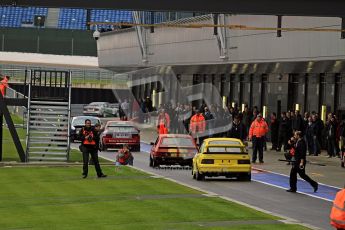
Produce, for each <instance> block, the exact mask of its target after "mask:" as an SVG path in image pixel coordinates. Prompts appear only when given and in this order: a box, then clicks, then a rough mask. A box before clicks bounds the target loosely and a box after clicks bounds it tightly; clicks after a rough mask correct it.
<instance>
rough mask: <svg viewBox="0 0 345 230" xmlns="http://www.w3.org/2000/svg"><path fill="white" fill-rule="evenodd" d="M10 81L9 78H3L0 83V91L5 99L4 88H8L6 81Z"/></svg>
mask: <svg viewBox="0 0 345 230" xmlns="http://www.w3.org/2000/svg"><path fill="white" fill-rule="evenodd" d="M9 80H10V77H9V76H5V77H4V79H2V80H1V82H0V91H1V94H2V97H5V94H6V88H8V81H9Z"/></svg>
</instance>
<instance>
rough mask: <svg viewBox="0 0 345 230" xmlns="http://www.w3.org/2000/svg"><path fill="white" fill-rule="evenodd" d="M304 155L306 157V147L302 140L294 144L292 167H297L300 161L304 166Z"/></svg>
mask: <svg viewBox="0 0 345 230" xmlns="http://www.w3.org/2000/svg"><path fill="white" fill-rule="evenodd" d="M306 155H307V145H306V143H305V141H304V139H303V138H301V139H299V140H298V141H297V142H296V149H295V163H294V165H295V166H296V167H298V166H299V164H300V163H301V160H302V159H303V160H304V162H303V163H304V165H305V164H306Z"/></svg>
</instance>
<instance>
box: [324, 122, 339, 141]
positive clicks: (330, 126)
mask: <svg viewBox="0 0 345 230" xmlns="http://www.w3.org/2000/svg"><path fill="white" fill-rule="evenodd" d="M336 131H337V126H336V124H335V123H334V122H331V121H330V122H328V123H327V125H326V136H327V139H329V140H333V139H334V140H335V137H336Z"/></svg>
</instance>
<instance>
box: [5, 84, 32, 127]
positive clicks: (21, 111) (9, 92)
mask: <svg viewBox="0 0 345 230" xmlns="http://www.w3.org/2000/svg"><path fill="white" fill-rule="evenodd" d="M5 97H7V98H25V96H24V95H23V94H21V93H19V92H17V91H15V90H14V89H12V88H7V89H6V95H5ZM8 110H9V111H10V113H11V114H15V115H17V116H19V117H21V118H23V124H22V125H23V127H24V124H25V122H26V116H27V109H26V107H25V106H8ZM16 125H18V124H16Z"/></svg>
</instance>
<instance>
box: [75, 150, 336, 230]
mask: <svg viewBox="0 0 345 230" xmlns="http://www.w3.org/2000/svg"><path fill="white" fill-rule="evenodd" d="M78 145H79V144H73V145H72V147H73V148H77V146H78ZM99 155H100V157H103V158H106V159H109V160H114V159H115V151H111V152H110V151H108V152H99ZM133 155H134V159H135V160H134V167H136V168H139V169H141V170H144V171H146V172H149V173H154V174H156V175H160V176H162V177H166V178H169V179H172V180H175V181H177V182H180V183H183V184H186V185H189V186H192V187H196V188H200V189H202V190H205V191H208V192H210V193H215V194H217V195H219V196H221V197H225V198H228V199H231V200H237V201H239V202H243V203H245V204H248V205H250V206H253V207H257V208H259V209H263V210H266V211H268V212H272V214H278V215H280V216H283V217H287V218H291V219H293V220H297V221H298V222H300V223H303V224H307V225H311V226H315V227H316V228H315V229H333V228H331V226H330V225H329V213H330V208H331V205H332V203H331V202H329V201H325V200H322V199H318V198H314V197H310V196H307V195H304V194H300V193H296V194H293V193H288V192H286V191H285V190H283V189H281V188H277V187H272V186H269V185H267V184H263V183H259V182H256V181H251V182H240V181H236V180H225V179H206V180H205V181H196V180H193V178H192V175H191V170H176V169H154V168H151V167H149V153H147V152H144V151H143V152H134V153H133ZM90 167H92V166H90ZM114 172H115V171H114Z"/></svg>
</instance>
